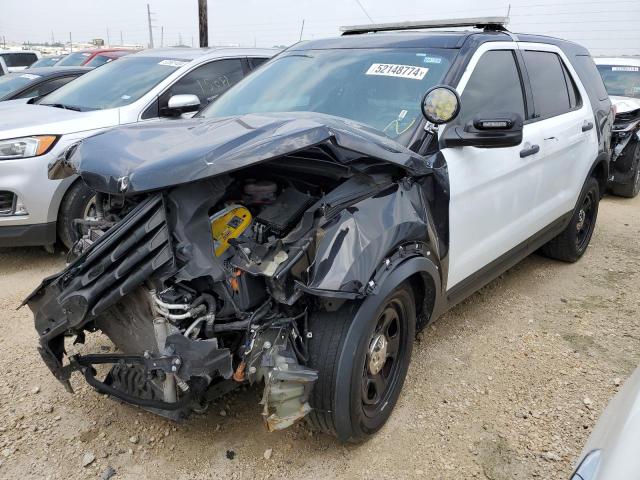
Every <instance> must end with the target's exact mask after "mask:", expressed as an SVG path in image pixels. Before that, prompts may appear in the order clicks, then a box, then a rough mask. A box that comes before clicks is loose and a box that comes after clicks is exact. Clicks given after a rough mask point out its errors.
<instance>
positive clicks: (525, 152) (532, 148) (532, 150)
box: [520, 145, 540, 158]
mask: <svg viewBox="0 0 640 480" xmlns="http://www.w3.org/2000/svg"><path fill="white" fill-rule="evenodd" d="M539 151H540V145H531V146H528V147H527V148H525V149H524V150H520V158H524V157H528V156H529V155H535V154H536V153H538V152H539Z"/></svg>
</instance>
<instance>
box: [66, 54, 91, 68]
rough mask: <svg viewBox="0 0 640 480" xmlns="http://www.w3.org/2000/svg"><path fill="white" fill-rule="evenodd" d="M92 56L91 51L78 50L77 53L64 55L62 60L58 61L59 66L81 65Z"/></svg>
mask: <svg viewBox="0 0 640 480" xmlns="http://www.w3.org/2000/svg"><path fill="white" fill-rule="evenodd" d="M90 56H91V53H89V52H76V53H70V54H69V55H67V56H66V57H64V58H63V59H62V60H60V62H59V63H58V66H59V67H60V66H62V67H79V66H81V65H82V64H84V62H86V61H87V58H89V57H90Z"/></svg>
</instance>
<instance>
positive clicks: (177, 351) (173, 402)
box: [24, 117, 448, 430]
mask: <svg viewBox="0 0 640 480" xmlns="http://www.w3.org/2000/svg"><path fill="white" fill-rule="evenodd" d="M256 118H257V120H254V118H252V117H246V118H243V119H240V120H237V121H234V123H233V124H232V126H233V128H234V130H233V132H234V134H235V132H236V131H237V132H238V134H244V133H245V132H247V131H249V132H252V133H251V135H252V136H253V140H252V141H253V143H251V142H246V141H245V142H244V143H243V147H242V148H243V150H242V151H243V152H249V153H246V154H244V155H243V156H242V157H241V159H240V160H238V161H235V160H234V161H231V160H230V159H231V158H236V157H237V156H238V155H239V153H236V152H232V153H231V154H227V155H226V156H225V154H219V155H218V156H217V157H216V160H215V161H213V162H211V163H208V162H206V163H205V164H204V169H203V163H201V161H199V158H202V157H201V156H199V155H200V154H196V153H193V154H191V155H190V156H189V157H187V158H189V159H192V160H189V161H190V162H192V165H193V167H191V166H190V164H188V163H185V162H186V161H185V152H184V149H181V150H179V154H175V155H174V156H172V155H173V154H171V155H168V154H166V153H163V152H166V151H167V149H166V148H164V149H163V151H162V152H161V151H157V152H155V154H156V158H155V159H154V163H147V160H146V158H147V155H148V154H149V152H148V151H146V150H145V149H144V148H143V149H142V150H141V152H142V153H141V155H139V156H136V157H135V158H131V157H130V158H125V159H124V160H122V167H120V166H119V165H118V164H117V162H113V161H111V162H105V161H104V160H102V159H101V158H100V156H99V154H100V152H105V151H111V152H113V151H114V147H113V146H114V145H122V148H121V150H120V154H121V155H122V156H123V157H126V156H127V155H131V152H132V149H130V148H129V147H128V145H134V146H136V147H137V146H138V145H142V146H143V147H144V145H145V144H144V142H143V141H141V140H136V141H134V142H132V141H129V140H130V139H123V138H121V136H122V135H125V136H131V135H138V132H139V131H140V132H142V133H146V132H147V131H149V130H152V129H160V130H163V129H167V128H169V127H167V126H165V125H158V126H149V127H143V128H142V129H140V128H138V127H135V128H131V129H117V130H113V131H110V132H106V133H104V134H100V135H96V136H94V137H91V138H89V139H86V140H84V141H83V142H82V144H81V145H80V147H79V148H78V149H77V150H78V151H77V152H76V149H75V148H73V149H71V150H70V155H75V156H76V157H79V158H80V160H77V159H76V161H75V164H74V166H73V171H75V172H78V173H79V174H80V175H81V177H82V179H83V180H84V181H85V182H86V183H87V185H89V187H91V188H93V189H94V190H95V191H96V192H97V194H96V202H95V215H94V216H92V217H88V218H84V219H78V220H76V223H77V226H78V229H79V232H81V234H82V237H81V238H80V239H79V240H78V242H77V243H76V244H75V245H74V247H73V248H72V250H71V252H70V259H69V260H70V263H69V264H68V266H67V267H66V268H65V269H64V270H63V271H62V272H60V273H58V274H56V275H53V276H51V277H49V278H47V279H45V280H44V281H43V282H42V284H41V285H40V286H39V287H38V288H37V289H36V290H35V291H34V292H33V293H32V294H31V295H30V296H29V297H28V298H27V299H26V300H25V302H24V303H25V304H28V306H29V308H30V309H31V310H32V311H33V312H34V316H35V326H36V330H37V332H38V335H39V337H40V347H39V351H40V354H41V356H42V358H43V360H44V361H45V363H46V364H47V366H48V367H49V369H50V370H51V371H52V373H53V374H54V375H55V376H56V377H57V378H58V380H60V381H61V382H62V383H63V385H65V387H66V388H67V390H69V391H73V389H72V386H71V382H70V379H71V376H72V374H73V373H74V372H80V373H81V374H82V375H83V376H84V378H85V380H86V381H87V382H88V383H89V384H90V385H92V386H93V387H94V388H95V389H97V390H98V391H100V392H102V393H105V394H108V395H110V396H112V397H115V398H117V399H119V400H121V401H124V402H127V403H130V404H133V405H136V406H139V407H142V408H144V409H147V410H150V411H153V412H155V413H157V414H160V415H163V416H166V417H169V418H172V419H175V420H180V419H183V418H185V417H186V416H187V415H189V414H190V413H191V412H193V411H202V410H204V409H205V408H206V406H207V405H208V404H209V402H211V401H212V400H215V399H216V398H218V397H220V396H222V395H224V394H225V393H227V392H229V391H231V390H233V389H234V388H236V387H238V386H239V385H243V384H252V385H256V384H261V385H263V386H264V390H263V395H262V401H261V403H262V405H263V416H264V419H265V422H266V425H267V426H268V428H269V429H270V430H278V429H282V428H286V427H288V426H289V425H291V424H293V423H294V422H295V421H297V420H299V419H301V418H303V417H304V416H305V415H306V414H307V413H309V412H310V410H311V409H312V408H313V405H312V404H311V403H310V401H309V395H310V392H312V389H313V385H314V383H315V382H316V380H317V378H318V366H317V365H314V364H313V361H312V360H310V355H309V352H310V346H312V347H313V343H312V342H313V331H312V330H311V329H310V328H309V324H310V322H313V321H314V320H315V321H317V319H318V318H320V317H319V316H318V315H320V314H321V313H322V314H326V313H327V312H333V311H337V310H338V309H339V308H340V307H341V306H342V305H345V302H361V301H363V299H365V297H368V296H372V295H376V293H377V292H378V291H379V289H380V288H382V287H383V285H384V282H385V280H386V279H387V278H391V277H390V275H391V274H392V273H393V271H394V269H396V267H398V266H399V265H401V264H403V262H408V261H410V260H412V259H416V258H417V257H419V258H423V259H426V258H428V256H429V255H431V258H432V261H433V262H435V261H438V259H440V258H442V257H446V249H447V245H448V237H447V235H446V233H445V232H446V231H447V229H448V225H447V222H448V210H447V208H448V200H447V199H448V195H447V193H446V189H447V180H446V171H445V166H444V164H440V165H435V164H433V163H427V162H426V160H425V159H424V158H423V157H416V156H415V155H414V154H413V153H411V152H409V151H408V150H406V152H405V151H400V150H397V149H396V147H393V148H391V146H390V145H387V144H385V143H376V142H378V140H377V137H374V136H373V135H372V134H370V133H369V132H367V131H364V130H356V129H354V127H353V126H350V125H347V126H344V129H342V130H340V129H333V130H332V129H329V128H327V127H326V126H325V125H323V124H317V123H314V122H311V121H307V120H304V121H301V120H300V119H298V118H296V119H290V120H289V119H287V120H286V122H290V123H289V124H290V125H292V126H293V127H294V128H290V129H289V130H290V136H287V135H274V132H275V131H276V129H279V131H280V132H282V130H283V127H282V125H283V121H282V120H281V119H280V118H279V117H273V118H270V117H269V118H266V119H265V118H262V117H260V118H258V117H256ZM256 123H257V124H258V125H260V128H259V129H258V130H257V131H259V132H260V133H261V134H263V136H262V137H260V136H259V135H255V132H256V127H255V126H252V124H253V125H255V124H256ZM194 124H195V121H194ZM183 125H185V126H184V127H181V128H184V129H185V131H186V132H188V133H187V134H188V135H191V136H193V134H194V131H195V132H196V133H198V134H200V133H201V134H202V142H203V145H204V144H206V145H207V148H208V149H209V150H208V151H213V150H211V148H213V147H211V146H210V144H211V143H212V141H211V140H210V138H211V135H210V129H211V128H212V127H211V126H209V125H208V124H206V125H203V126H198V129H201V130H200V131H198V130H194V129H193V128H191V126H190V124H189V123H188V122H183ZM213 125H214V127H216V128H226V129H228V128H229V124H228V123H225V122H215V123H213ZM250 126H252V127H251V128H252V129H250V128H249V127H250ZM173 128H174V130H175V127H173ZM341 128H342V127H341ZM263 132H264V133H263ZM114 136H116V137H120V138H116V139H114V138H112V137H114ZM153 137H154V139H153V142H148V143H147V144H146V145H153V146H154V148H158V138H164V137H162V136H157V135H154V136H153ZM227 137H228V135H227ZM198 138H199V137H198ZM214 138H215V137H214ZM265 139H266V140H265ZM167 141H168V142H170V143H168V144H167V145H168V148H172V147H171V145H172V143H171V142H174V140H172V139H171V135H169V137H167ZM198 141H199V140H198ZM226 141H227V142H228V141H229V139H228V138H227V139H226ZM101 142H106V143H107V144H108V145H109V146H110V148H109V150H105V149H104V147H102V146H101V145H100V144H101ZM305 142H306V145H305ZM381 142H386V140H381ZM191 143H193V141H192V142H191ZM343 143H344V144H348V145H349V146H350V147H351V148H345V147H344V146H343V145H342V144H343ZM221 145H223V146H224V144H221ZM294 147H295V148H294ZM224 148H226V147H224ZM362 150H365V151H366V150H370V151H374V152H376V155H375V156H374V155H371V154H366V153H362ZM176 151H178V149H176ZM278 151H280V152H281V153H278ZM78 152H79V153H78ZM256 152H257V153H256ZM262 152H265V153H262ZM290 152H291V153H290ZM267 153H268V154H269V155H271V158H268V157H267ZM163 155H164V157H163ZM265 157H266V158H265ZM74 158H75V157H74ZM238 158H240V157H238ZM228 159H229V160H228ZM60 162H61V163H60V164H58V165H53V167H52V169H51V170H50V171H56V172H65V171H67V170H68V169H69V162H67V159H66V158H63V159H61V160H60ZM136 162H138V163H140V167H137V170H136V168H134V167H132V165H135V163H136ZM216 162H217V163H216ZM71 163H73V162H71ZM223 166H226V167H225V168H223ZM105 168H108V169H111V170H112V172H111V173H108V174H107V173H98V172H99V170H100V169H105ZM143 169H146V171H145V174H144V175H143V174H142V173H140V174H139V175H138V174H137V172H138V171H142V170H143ZM194 169H196V170H197V169H199V170H198V171H197V172H196V174H194V173H193V171H194ZM119 170H121V171H122V172H123V173H124V172H127V173H126V174H125V175H124V176H123V175H122V174H120V173H119ZM147 172H150V173H147ZM170 172H174V173H173V175H171V174H170ZM176 172H177V173H176ZM56 174H57V173H56ZM165 177H166V178H165ZM187 177H188V178H187ZM168 182H171V183H169V184H168V185H167V186H166V187H161V186H154V185H162V184H167V183H168ZM142 184H145V185H146V187H145V188H140V186H141V185H142ZM432 212H434V214H433V216H432ZM444 265H445V266H446V264H444ZM443 268H445V267H444V266H443ZM434 271H435V270H434ZM419 278H422V277H419ZM394 281H395V280H394ZM419 281H420V282H421V281H422V280H419ZM425 281H426V277H425ZM425 285H426V284H425ZM387 287H388V285H387ZM416 288H419V287H416ZM420 288H421V287H420ZM425 288H426V287H425ZM433 298H434V296H433V295H425V296H424V300H421V301H423V302H424V305H418V306H417V307H416V311H417V315H418V318H419V321H423V322H426V320H427V316H428V315H429V314H430V313H431V312H432V307H433V305H432V304H427V303H428V302H432V301H433ZM423 312H426V313H423ZM314 315H315V316H314ZM98 331H99V332H102V333H104V334H106V335H107V337H109V339H110V340H111V342H112V343H113V344H114V346H115V348H116V352H117V353H106V354H105V353H95V354H94V353H91V354H86V355H80V354H73V355H68V353H67V352H68V350H69V349H68V348H67V346H65V342H66V344H67V345H68V344H69V343H70V342H73V343H74V344H75V343H81V344H82V343H84V341H85V337H86V333H87V332H98ZM321 357H322V355H320V357H316V361H322V359H321ZM318 358H319V360H318ZM100 366H102V367H100ZM105 366H106V367H110V368H109V370H108V373H107V374H106V376H104V378H102V379H99V378H98V377H99V375H98V373H97V372H98V370H100V371H103V370H104V369H105Z"/></svg>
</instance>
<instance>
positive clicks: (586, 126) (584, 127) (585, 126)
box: [582, 120, 593, 132]
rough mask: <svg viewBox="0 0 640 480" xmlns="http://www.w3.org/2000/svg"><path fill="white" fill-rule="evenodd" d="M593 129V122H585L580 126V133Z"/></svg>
mask: <svg viewBox="0 0 640 480" xmlns="http://www.w3.org/2000/svg"><path fill="white" fill-rule="evenodd" d="M592 128H593V122H587V121H586V120H585V122H584V123H583V124H582V131H583V132H588V131H589V130H591V129H592Z"/></svg>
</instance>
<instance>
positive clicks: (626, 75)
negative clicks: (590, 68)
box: [598, 65, 640, 98]
mask: <svg viewBox="0 0 640 480" xmlns="http://www.w3.org/2000/svg"><path fill="white" fill-rule="evenodd" d="M598 70H599V71H600V75H602V80H604V86H605V87H607V93H608V94H609V95H619V96H621V97H633V98H640V67H637V66H631V65H629V66H625V65H598Z"/></svg>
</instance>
